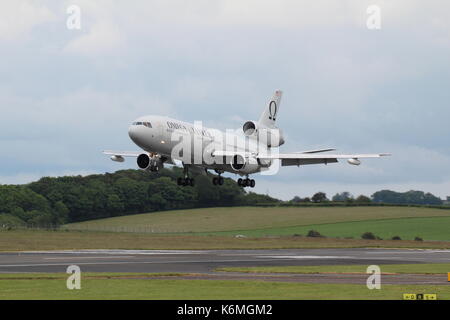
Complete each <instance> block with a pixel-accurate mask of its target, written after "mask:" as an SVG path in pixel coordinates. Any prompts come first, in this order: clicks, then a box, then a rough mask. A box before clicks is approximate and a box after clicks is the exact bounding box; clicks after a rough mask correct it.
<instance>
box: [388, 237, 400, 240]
mask: <svg viewBox="0 0 450 320" xmlns="http://www.w3.org/2000/svg"><path fill="white" fill-rule="evenodd" d="M391 240H402V238H400V237H399V236H393V237H392V238H391Z"/></svg>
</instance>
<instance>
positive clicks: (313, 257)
mask: <svg viewBox="0 0 450 320" xmlns="http://www.w3.org/2000/svg"><path fill="white" fill-rule="evenodd" d="M258 258H272V259H274V258H275V259H359V258H356V257H348V256H267V255H266V256H259V257H258Z"/></svg>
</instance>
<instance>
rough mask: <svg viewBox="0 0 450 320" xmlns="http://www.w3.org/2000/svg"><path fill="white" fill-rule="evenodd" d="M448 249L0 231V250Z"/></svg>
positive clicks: (422, 244) (423, 244) (441, 245)
mask: <svg viewBox="0 0 450 320" xmlns="http://www.w3.org/2000/svg"><path fill="white" fill-rule="evenodd" d="M369 247H377V248H435V249H446V248H450V242H448V241H410V240H402V241H396V240H362V239H335V238H307V237H266V238H235V237H229V236H200V235H154V234H139V233H127V232H123V233H121V232H91V231H32V230H25V231H22V230H11V231H0V251H29V250H71V249H100V248H101V249H180V250H183V249H188V250H195V249H197V250H200V249H283V248H285V249H288V248H369Z"/></svg>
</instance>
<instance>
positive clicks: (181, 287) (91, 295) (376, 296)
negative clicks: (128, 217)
mask: <svg viewBox="0 0 450 320" xmlns="http://www.w3.org/2000/svg"><path fill="white" fill-rule="evenodd" d="M14 276H15V278H11V277H10V275H8V277H5V276H4V275H0V299H1V300H15V299H26V300H35V299H44V300H56V299H58V300H60V299H62V300H66V299H70V300H78V299H104V300H109V299H119V300H125V299H155V300H158V299H171V300H193V299H199V300H217V299H220V300H224V299H274V300H276V299H316V300H317V299H351V300H353V299H354V300H367V299H368V300H382V299H393V300H398V299H402V297H403V293H436V294H437V295H438V299H440V300H448V299H450V287H449V286H437V285H383V286H382V289H381V290H368V289H367V287H366V286H365V285H355V284H304V283H287V282H269V281H236V280H219V281H217V280H177V279H171V278H168V279H152V278H151V277H148V278H139V276H142V275H136V279H130V278H126V277H130V276H132V275H130V274H126V277H125V278H124V277H123V276H122V277H121V276H120V275H118V274H116V275H115V276H110V277H109V278H105V277H104V276H101V274H99V277H98V278H95V275H94V274H90V277H82V279H81V289H80V290H68V289H67V287H66V279H67V278H66V277H67V275H66V274H61V275H60V276H55V275H48V276H45V275H39V276H36V275H28V274H19V275H17V274H16V275H14Z"/></svg>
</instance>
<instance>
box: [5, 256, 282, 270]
mask: <svg viewBox="0 0 450 320" xmlns="http://www.w3.org/2000/svg"><path fill="white" fill-rule="evenodd" d="M277 260H282V259H266V261H277ZM284 260H289V258H284ZM224 262H261V260H260V259H259V260H240V259H235V260H232V259H229V260H178V261H114V262H79V263H76V264H78V265H114V264H168V263H188V264H189V263H224ZM70 263H73V261H71V262H70ZM50 266H67V263H35V264H2V265H0V268H9V267H50Z"/></svg>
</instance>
